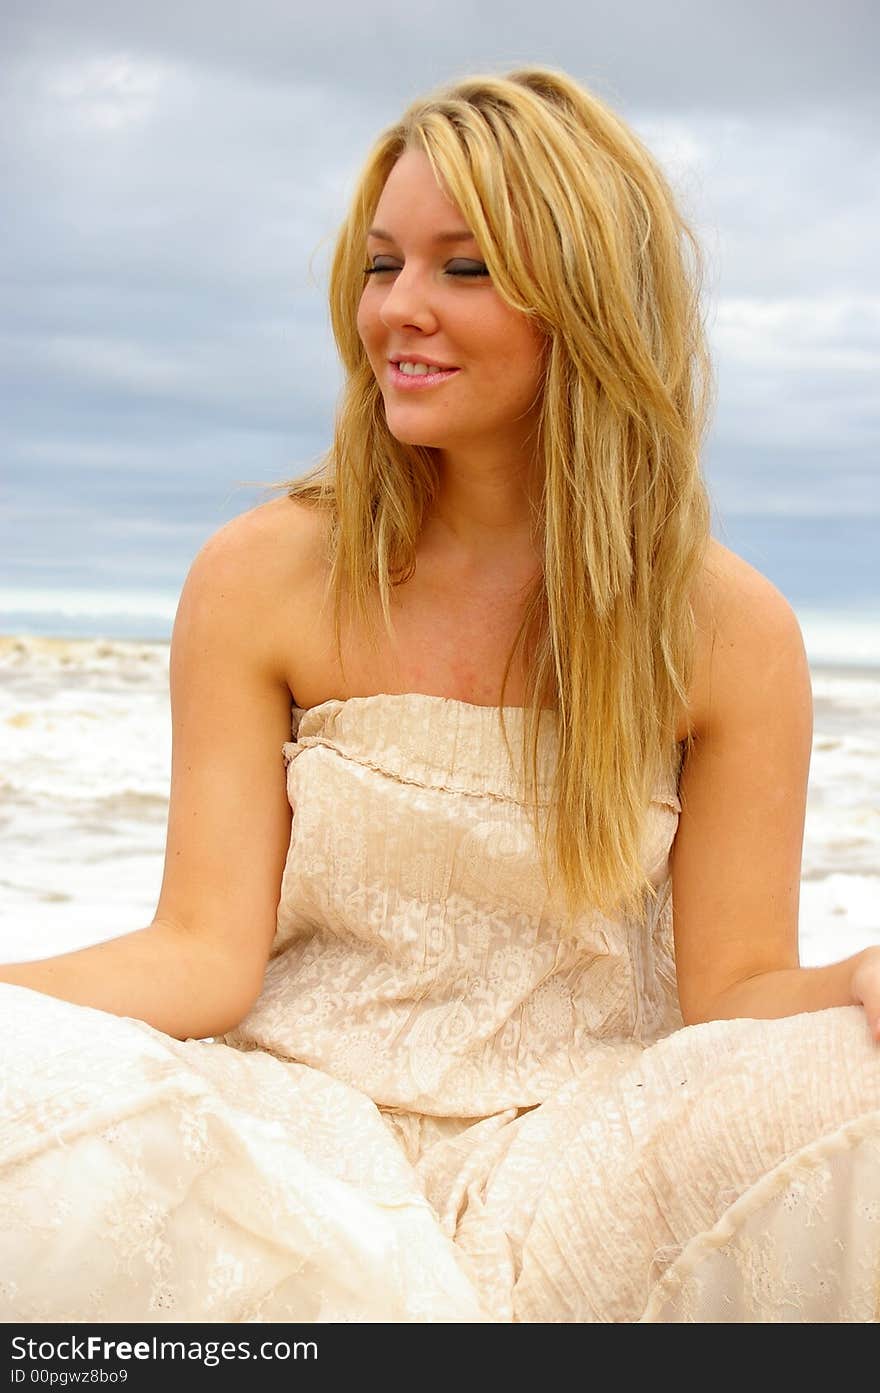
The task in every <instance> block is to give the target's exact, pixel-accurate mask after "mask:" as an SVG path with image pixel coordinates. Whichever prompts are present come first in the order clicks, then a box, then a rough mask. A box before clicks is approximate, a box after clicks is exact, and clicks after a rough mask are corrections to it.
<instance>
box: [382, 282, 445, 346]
mask: <svg viewBox="0 0 880 1393" xmlns="http://www.w3.org/2000/svg"><path fill="white" fill-rule="evenodd" d="M379 317H380V319H381V320H382V322H383V324H385V325H386V326H387V327H388V328H389V329H419V330H421V332H422V333H431V332H432V331H433V330H434V329H435V328H436V327H437V316H436V313H435V311H434V309H433V307H432V305H431V298H430V293H429V289H428V284H427V278H426V277H425V276H419V274H418V271H417V270H416V269H415V268H412V269H410V270H409V271H408V270H407V268H406V267H405V266H404V267H403V268H402V269H401V270H399V271H398V272H397V274H396V275H395V277H394V279H393V281H392V282H391V283H390V285H389V286H388V289H387V291H386V293H385V295H384V296H383V297H382V304H381V306H380V308H379Z"/></svg>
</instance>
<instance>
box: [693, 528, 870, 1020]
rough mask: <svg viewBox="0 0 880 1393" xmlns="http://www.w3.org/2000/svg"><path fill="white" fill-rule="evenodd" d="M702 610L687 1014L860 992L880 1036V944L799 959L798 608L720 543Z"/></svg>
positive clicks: (823, 1003) (839, 1002)
mask: <svg viewBox="0 0 880 1393" xmlns="http://www.w3.org/2000/svg"><path fill="white" fill-rule="evenodd" d="M696 615H697V623H698V627H699V629H700V631H701V643H700V645H699V647H698V654H699V655H700V656H699V657H698V667H697V673H696V682H695V690H696V691H697V692H698V696H697V698H696V704H695V707H694V710H693V714H692V730H693V732H694V736H695V739H694V743H693V745H692V747H691V750H690V753H689V754H688V756H687V758H686V761H685V766H684V769H683V771H682V777H681V788H680V791H681V802H682V812H681V818H680V821H679V826H678V831H677V833H676V837H675V842H674V844H673V849H672V891H673V907H674V908H673V923H674V934H675V958H676V972H677V977H678V992H679V1001H680V1004H681V1011H682V1017H683V1020H684V1022H685V1024H686V1025H694V1024H697V1023H698V1022H701V1021H709V1020H720V1019H725V1018H731V1017H741V1016H746V1017H752V1018H763V1017H776V1016H794V1015H797V1014H798V1013H799V1012H802V1011H821V1010H823V1009H824V1008H826V1007H829V1006H848V1005H861V1006H863V1007H864V1009H865V1011H866V1014H867V1017H868V1023H869V1026H870V1029H871V1033H872V1034H873V1036H874V1037H875V1038H876V1039H878V1040H880V947H877V948H867V949H864V950H863V951H862V952H860V953H856V954H855V955H854V956H853V957H850V958H847V959H845V960H844V961H842V962H837V963H832V964H830V965H829V966H827V967H800V966H799V958H798V905H799V898H800V877H801V856H802V852H803V835H804V820H805V814H806V797H807V780H808V775H809V767H810V751H811V745H812V728H813V711H812V693H811V686H810V672H809V666H808V663H807V657H806V653H805V651H804V643H803V638H802V635H801V631H800V627H799V625H798V622H797V618H796V616H795V614H794V611H793V610H792V608H791V606H790V605H789V603H788V601H787V600H785V598H784V597H783V596H782V595H781V594H780V592H779V591H778V590H777V589H776V588H775V587H774V586H773V585H772V584H771V583H770V581H768V580H767V579H766V578H765V577H764V576H762V575H760V573H759V572H757V571H755V570H754V569H753V568H752V567H751V566H749V565H748V564H747V563H746V562H744V561H743V560H741V558H739V557H737V556H735V555H734V554H733V553H732V552H729V551H727V549H726V548H723V547H720V546H718V545H717V544H715V545H714V547H713V551H712V562H711V570H709V571H708V572H707V580H706V583H705V585H704V587H703V592H702V595H701V598H700V600H699V601H698V603H697V606H696Z"/></svg>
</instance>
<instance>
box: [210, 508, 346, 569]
mask: <svg viewBox="0 0 880 1393" xmlns="http://www.w3.org/2000/svg"><path fill="white" fill-rule="evenodd" d="M325 528H326V523H325V519H324V517H323V516H322V515H321V514H319V513H318V511H317V510H316V509H315V508H311V507H309V506H308V505H306V504H305V503H302V502H300V500H299V499H296V498H289V497H287V496H286V495H285V496H284V497H282V498H273V499H271V500H270V501H269V502H268V503H260V504H258V505H257V506H256V507H254V508H249V509H247V511H245V512H243V513H239V514H238V516H237V517H234V518H231V519H230V521H229V522H227V523H224V524H223V526H222V527H219V528H218V529H217V531H216V532H214V533H212V534H211V536H210V537H209V538H208V539H207V541H206V542H205V543H204V544H203V546H202V548H201V550H200V552H199V556H207V557H210V558H211V561H212V563H213V564H214V565H215V566H217V567H221V568H222V567H223V566H228V567H229V568H230V571H231V572H232V573H234V574H237V575H238V578H239V579H240V580H241V581H242V582H250V583H252V584H255V585H260V584H263V585H269V586H272V585H274V584H275V583H276V582H278V581H280V580H282V579H283V578H284V577H285V576H294V577H297V578H299V577H301V576H302V575H303V574H304V573H305V572H306V571H307V570H308V567H309V566H310V565H312V564H314V561H315V559H316V556H317V554H318V550H319V548H320V545H321V542H322V540H323V537H324V533H325Z"/></svg>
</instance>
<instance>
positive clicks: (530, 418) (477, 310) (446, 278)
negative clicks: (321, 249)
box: [357, 150, 543, 463]
mask: <svg viewBox="0 0 880 1393" xmlns="http://www.w3.org/2000/svg"><path fill="white" fill-rule="evenodd" d="M380 233H381V234H383V235H379V234H380ZM445 234H450V235H445ZM451 234H461V235H460V236H453V235H451ZM364 265H365V266H369V267H374V268H375V272H374V274H372V275H369V276H367V277H366V278H365V285H364V290H363V294H362V296H361V301H360V306H359V308H358V318H357V324H358V333H359V334H360V337H361V341H362V342H363V345H364V348H365V349H366V353H367V356H368V358H369V360H370V364H371V366H372V369H373V371H374V373H375V374H376V379H377V381H378V383H379V387H380V389H381V391H382V395H383V397H384V400H385V414H386V419H387V422H388V427H389V430H390V431H391V433H392V435H394V436H395V437H396V439H398V440H400V441H402V442H404V443H406V444H410V445H423V446H430V447H433V448H437V449H442V450H456V449H461V448H462V447H467V446H469V445H477V444H480V443H483V444H485V445H487V446H489V447H491V448H493V451H494V450H495V449H497V447H498V446H499V445H500V446H501V447H502V448H503V449H508V448H509V449H510V450H511V452H512V455H513V454H515V455H516V460H515V462H516V463H519V462H520V456H521V453H522V451H523V450H524V449H526V448H527V443H526V442H527V437H528V435H529V433H530V431H531V430H532V429H533V426H534V423H535V420H536V419H537V412H538V410H539V393H540V384H541V377H542V361H543V358H542V345H543V338H542V336H541V335H540V334H539V332H538V331H537V329H536V328H535V327H534V325H533V324H532V322H531V321H530V320H529V319H528V318H527V317H526V316H525V315H524V314H521V313H520V312H519V311H518V310H514V309H511V308H510V306H509V305H507V304H506V303H505V301H504V300H502V298H501V296H500V295H499V294H498V292H497V291H496V290H495V288H494V286H493V284H492V282H491V280H490V278H489V275H488V272H487V271H486V267H485V264H484V263H483V261H482V260H481V255H480V248H479V246H478V244H477V243H476V241H474V239H473V237H472V236H471V235H470V231H469V229H468V227H467V225H466V223H465V220H464V218H463V217H462V215H461V213H460V212H459V210H458V208H457V207H456V205H455V204H454V203H453V202H452V201H451V200H450V199H449V198H448V196H447V195H446V193H445V192H444V190H443V189H442V188H441V187H440V185H439V184H438V183H437V181H436V179H435V177H434V173H433V171H432V169H431V166H430V163H429V161H428V158H427V156H426V155H425V154H423V153H422V152H421V151H418V150H408V151H406V152H405V153H404V154H403V155H402V156H401V157H400V158H399V159H398V161H397V163H396V164H395V165H394V168H393V169H392V170H391V173H390V175H389V176H388V179H387V180H386V183H385V187H384V189H383V190H382V195H381V197H380V199H379V203H378V206H377V208H376V213H375V216H374V218H373V229H372V231H371V235H370V236H369V237H368V239H367V245H366V248H365V262H364ZM413 357H414V358H415V359H416V360H417V361H418V360H425V361H426V362H428V363H429V364H430V365H432V366H441V367H444V368H450V369H453V371H448V372H444V373H443V375H442V376H439V377H437V376H436V375H434V374H430V375H429V376H428V377H427V378H426V377H423V376H407V375H402V374H401V372H400V370H399V369H397V368H396V367H395V366H394V364H395V363H397V362H399V361H401V360H402V361H404V362H406V361H411V359H412V358H413ZM512 462H514V461H513V460H512Z"/></svg>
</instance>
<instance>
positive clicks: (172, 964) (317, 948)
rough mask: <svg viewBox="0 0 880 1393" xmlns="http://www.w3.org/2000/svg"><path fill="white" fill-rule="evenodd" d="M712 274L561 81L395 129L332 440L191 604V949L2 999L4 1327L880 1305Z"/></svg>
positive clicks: (865, 1127)
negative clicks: (714, 345) (812, 912)
mask: <svg viewBox="0 0 880 1393" xmlns="http://www.w3.org/2000/svg"><path fill="white" fill-rule="evenodd" d="M687 247H689V248H690V251H691V252H692V253H696V252H697V248H696V246H695V244H694V243H693V239H692V237H691V234H690V232H689V231H688V229H687V227H686V226H685V224H684V223H683V222H682V220H681V217H680V215H679V213H678V211H677V210H676V207H675V205H674V201H673V199H672V196H671V195H670V192H669V190H668V188H667V185H666V184H665V182H664V180H663V177H662V175H661V173H660V171H659V170H658V168H657V166H656V164H655V163H654V161H653V160H652V159H651V157H650V156H649V154H648V153H647V152H646V151H645V149H644V148H643V146H642V145H641V144H640V142H639V141H638V140H637V139H636V137H635V136H634V135H633V133H632V132H631V131H630V130H629V129H628V128H627V127H626V126H625V125H624V124H623V123H622V122H621V121H620V119H619V118H618V117H617V116H615V115H614V114H613V113H612V112H611V111H610V110H609V109H608V108H607V107H606V106H605V105H603V104H602V103H601V102H600V101H598V100H597V99H596V98H595V97H593V96H591V95H590V94H589V93H587V92H585V91H584V90H583V89H582V88H580V87H579V86H578V85H577V84H576V83H575V82H573V81H572V80H571V79H570V78H569V77H567V76H566V75H565V74H563V73H560V72H555V71H552V70H547V69H540V68H530V69H525V70H523V71H519V72H515V73H512V74H510V75H509V76H508V77H494V76H477V77H473V78H467V79H464V80H462V81H460V82H458V83H455V84H453V85H451V86H450V87H448V88H446V89H444V90H443V91H441V92H439V93H436V94H434V95H432V96H429V97H428V98H426V99H425V100H423V101H417V102H415V103H414V104H413V105H412V106H411V107H410V109H409V110H408V111H407V112H406V113H405V114H404V117H403V118H402V120H401V122H400V123H399V124H398V125H396V126H394V127H393V128H391V129H390V130H388V131H386V132H385V133H384V134H383V135H382V137H381V138H380V139H379V141H378V142H377V144H376V146H375V147H374V149H373V151H372V153H371V155H370V157H369V159H368V161H367V164H366V167H365V169H364V171H363V174H362V177H361V180H360V182H359V185H358V187H357V189H356V191H355V196H354V198H353V201H352V205H351V210H350V213H349V216H348V218H347V220H346V222H345V224H344V226H343V228H342V231H341V233H340V237H339V240H338V244H337V249H336V255H335V260H334V265H333V270H332V278H331V311H332V319H333V328H334V332H335V335H336V340H337V343H338V345H339V349H340V353H341V356H342V360H343V363H344V366H345V369H346V386H345V393H344V399H343V402H342V406H341V410H340V412H339V415H338V419H337V423H336V432H335V440H334V444H333V448H332V450H331V451H330V452H329V454H328V456H327V458H326V460H325V461H324V462H323V466H322V467H321V468H320V469H319V470H318V471H317V473H316V476H315V477H312V478H308V479H306V480H304V481H300V482H294V483H293V484H286V485H284V486H283V487H284V490H285V496H284V497H281V498H278V499H275V500H272V501H271V502H268V503H266V504H263V505H261V506H260V507H257V508H255V509H253V510H251V511H250V512H248V513H245V514H244V515H243V516H241V517H239V518H237V519H235V520H234V521H233V522H231V523H229V524H228V525H227V526H226V527H224V528H222V529H220V531H219V532H218V533H217V534H215V536H214V537H212V538H211V539H210V540H209V542H208V543H207V545H206V546H205V547H204V548H203V549H202V551H201V552H200V553H199V555H198V556H197V558H196V560H195V562H194V564H193V567H192V569H191V571H190V573H189V575H188V577H187V581H186V584H185V586H184V590H183V594H182V596H181V601H180V606H179V610H178V614H177V618H176V622H175V627H174V635H173V642H172V662H171V700H172V716H173V735H174V739H173V762H172V781H171V804H170V813H169V824H168V842H167V851H166V860H165V875H164V880H163V883H162V889H161V894H160V900H159V904H158V907H157V910H156V915H155V918H154V921H153V923H152V924H151V925H150V926H149V927H148V928H146V929H144V930H141V931H139V932H138V933H134V934H129V935H126V936H124V937H122V938H118V939H115V940H113V941H111V942H109V943H104V944H100V945H98V946H96V947H92V948H88V949H84V950H81V951H79V952H75V953H69V954H64V955H62V956H60V957H56V958H51V959H48V960H46V961H42V962H35V963H25V964H21V965H16V966H10V967H7V968H5V969H4V971H3V974H2V976H3V980H4V981H5V982H6V983H7V984H8V985H7V986H6V987H5V988H4V989H3V990H2V993H0V999H2V1004H3V1010H4V1013H5V1015H4V1020H5V1022H6V1032H5V1033H6V1039H7V1053H8V1054H9V1053H11V1056H12V1071H11V1074H10V1078H11V1080H12V1082H11V1084H10V1085H9V1086H8V1087H7V1091H6V1096H5V1099H4V1106H3V1113H2V1116H3V1131H2V1138H3V1146H2V1152H0V1155H2V1159H3V1168H2V1171H0V1175H2V1186H3V1198H4V1202H5V1209H6V1212H7V1214H9V1215H11V1219H10V1221H9V1225H10V1226H9V1228H8V1230H7V1232H6V1234H5V1236H4V1239H3V1264H2V1268H3V1273H4V1279H5V1285H4V1286H3V1287H2V1292H3V1296H2V1306H3V1312H2V1313H3V1316H4V1318H6V1319H11V1318H16V1319H22V1320H28V1319H32V1320H33V1319H52V1320H77V1319H87V1318H93V1319H101V1318H104V1319H116V1320H119V1319H146V1320H157V1321H158V1320H195V1319H207V1320H260V1319H295V1320H319V1321H327V1320H331V1321H333V1320H390V1321H430V1320H434V1321H453V1320H464V1321H486V1320H488V1321H511V1320H514V1321H592V1320H607V1321H639V1320H646V1321H660V1320H662V1321H678V1320H692V1319H696V1320H712V1321H715V1320H755V1319H758V1320H873V1319H876V1318H877V1317H878V1315H880V1312H878V1309H877V1305H876V1302H877V1290H878V1270H880V1167H878V1164H877V1162H878V1160H880V1051H878V1046H877V1039H878V1038H880V1022H878V1017H880V950H877V949H870V950H867V951H865V952H862V953H859V954H857V955H856V956H855V957H853V958H850V959H848V960H847V961H845V962H840V963H836V964H834V965H832V966H830V967H826V968H812V969H802V968H800V967H799V966H798V956H797V910H798V885H799V871H800V855H801V839H802V833H803V823H804V807H805V791H806V782H807V771H808V763H809V754H810V742H811V701H810V687H809V674H808V670H807V665H806V660H805V657H804V650H803V644H802V640H801V635H800V632H799V629H798V626H797V623H796V621H795V618H794V615H793V613H792V610H791V608H790V606H789V605H788V604H787V603H786V601H785V600H784V599H783V597H782V596H781V595H780V594H779V593H778V591H776V590H775V589H774V588H773V586H772V585H770V584H769V582H768V581H766V580H765V579H764V578H763V577H762V576H761V575H759V574H758V573H757V572H755V571H754V570H753V569H752V568H751V567H749V566H748V565H746V564H745V563H744V562H743V561H741V560H740V559H739V558H737V557H736V556H734V555H733V554H732V553H730V552H729V551H727V550H726V549H725V548H724V547H721V546H719V545H718V544H717V543H716V542H714V541H712V540H711V539H710V538H709V535H708V507H707V501H706V495H705V489H704V486H703V483H702V481H701V478H700V472H699V446H700V442H701V439H702V433H703V431H704V428H705V423H706V419H707V411H708V400H709V390H708V372H707V368H708V362H707V358H706V351H705V345H704V340H703V336H702V329H701V323H700V316H699V286H698V276H697V275H695V274H694V273H693V271H691V270H690V269H689V266H688V259H687V257H686V256H685V251H686V249H687ZM697 264H698V263H697ZM331 598H332V599H333V604H332V606H330V605H329V604H328V603H326V602H327V601H328V600H329V599H331ZM291 700H292V701H293V729H292V731H291V727H290V720H291ZM496 708H500V712H501V717H502V718H503V719H499V715H498V710H497V709H496ZM291 734H293V736H294V738H293V740H291V739H289V737H290V735H291ZM517 735H518V737H519V738H518V739H517V738H516V737H517ZM511 736H513V737H514V738H513V739H511V738H510V737H511ZM515 746H518V749H517V748H515ZM279 754H281V755H282V756H283V762H282V759H281V758H279ZM285 766H286V780H287V781H286V784H285V780H284V777H283V774H282V769H283V767H285ZM673 897H674V903H675V916H674V922H673V916H672V901H673ZM120 1018H121V1019H120ZM206 1037H223V1038H222V1039H218V1038H214V1039H213V1040H212V1039H208V1038H206Z"/></svg>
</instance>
